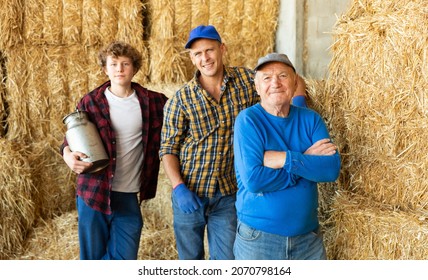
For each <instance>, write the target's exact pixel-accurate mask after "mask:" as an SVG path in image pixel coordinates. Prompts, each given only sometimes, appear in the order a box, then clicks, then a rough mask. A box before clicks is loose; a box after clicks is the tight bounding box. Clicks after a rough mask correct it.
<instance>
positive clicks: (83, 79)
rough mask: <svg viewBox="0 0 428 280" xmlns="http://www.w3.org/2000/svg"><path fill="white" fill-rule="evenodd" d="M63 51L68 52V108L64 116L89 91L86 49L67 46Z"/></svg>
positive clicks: (66, 71) (66, 74) (72, 109)
mask: <svg viewBox="0 0 428 280" xmlns="http://www.w3.org/2000/svg"><path fill="white" fill-rule="evenodd" d="M65 52H67V53H68V58H69V59H67V60H66V67H65V76H66V77H67V78H68V79H67V84H68V101H69V103H68V104H69V105H68V110H67V111H66V112H64V115H63V116H61V117H64V116H65V115H67V114H68V113H71V112H72V111H75V110H76V104H77V103H78V102H79V100H80V99H81V98H82V97H83V95H84V94H86V93H87V92H88V91H89V87H88V75H87V72H88V70H87V69H88V60H87V55H86V50H85V48H84V47H83V46H81V45H72V46H69V47H68V48H67V49H66V50H65Z"/></svg>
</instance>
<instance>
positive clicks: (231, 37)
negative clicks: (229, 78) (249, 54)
mask: <svg viewBox="0 0 428 280" xmlns="http://www.w3.org/2000/svg"><path fill="white" fill-rule="evenodd" d="M244 3H245V1H241V0H229V1H227V10H226V11H225V19H226V20H225V22H224V32H223V33H222V34H221V36H222V40H223V41H224V42H225V44H226V47H227V52H226V57H225V60H226V63H227V64H229V65H232V66H242V65H243V63H244V61H245V60H246V59H245V56H244V53H243V52H242V37H241V36H239V35H240V34H241V32H242V28H243V26H242V21H243V18H244V5H245V4H244Z"/></svg>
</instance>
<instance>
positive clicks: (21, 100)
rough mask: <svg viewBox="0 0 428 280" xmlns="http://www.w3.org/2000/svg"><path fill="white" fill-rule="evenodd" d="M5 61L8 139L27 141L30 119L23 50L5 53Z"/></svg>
mask: <svg viewBox="0 0 428 280" xmlns="http://www.w3.org/2000/svg"><path fill="white" fill-rule="evenodd" d="M4 54H5V57H6V58H7V59H6V71H7V79H6V92H7V95H6V98H5V102H6V103H7V104H8V116H7V125H8V131H7V135H6V137H7V138H8V139H28V138H29V137H30V126H29V124H30V121H29V120H30V117H29V110H28V106H29V105H28V100H29V96H28V93H27V91H26V86H27V80H28V76H29V73H28V72H27V66H26V60H25V58H24V57H23V56H22V54H24V55H25V54H26V51H25V48H24V47H21V46H16V47H15V48H11V49H8V50H6V51H5V53H4Z"/></svg>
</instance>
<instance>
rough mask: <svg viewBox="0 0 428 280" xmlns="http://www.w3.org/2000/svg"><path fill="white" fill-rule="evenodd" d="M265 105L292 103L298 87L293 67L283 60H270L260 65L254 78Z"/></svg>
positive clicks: (274, 105) (275, 105) (273, 106)
mask: <svg viewBox="0 0 428 280" xmlns="http://www.w3.org/2000/svg"><path fill="white" fill-rule="evenodd" d="M254 83H255V86H256V90H257V93H258V94H259V95H260V99H261V104H262V106H263V107H265V106H267V107H268V108H275V107H280V106H284V105H289V104H291V98H292V97H293V95H294V91H295V90H296V87H297V75H296V73H295V72H294V70H293V68H291V67H289V66H287V65H285V64H284V63H281V62H270V63H267V64H266V65H263V66H262V67H260V68H259V69H258V70H257V72H256V76H255V79H254Z"/></svg>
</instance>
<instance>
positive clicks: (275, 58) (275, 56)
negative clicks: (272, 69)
mask: <svg viewBox="0 0 428 280" xmlns="http://www.w3.org/2000/svg"><path fill="white" fill-rule="evenodd" d="M268 62H282V63H284V64H285V65H288V66H290V67H291V68H293V70H294V72H296V69H295V68H294V66H293V64H292V63H291V61H290V60H289V59H288V56H286V55H285V54H282V53H270V54H267V55H266V56H263V57H261V58H259V61H258V62H257V65H256V67H254V72H257V70H258V69H259V68H260V67H261V66H262V65H264V64H266V63H268Z"/></svg>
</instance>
